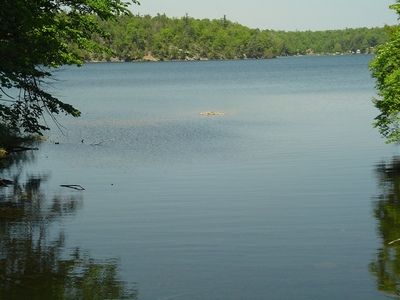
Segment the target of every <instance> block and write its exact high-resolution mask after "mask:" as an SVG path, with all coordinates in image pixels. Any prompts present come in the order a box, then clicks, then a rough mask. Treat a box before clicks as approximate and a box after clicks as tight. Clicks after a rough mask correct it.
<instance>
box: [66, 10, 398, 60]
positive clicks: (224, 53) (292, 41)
mask: <svg viewBox="0 0 400 300" xmlns="http://www.w3.org/2000/svg"><path fill="white" fill-rule="evenodd" d="M98 22H99V25H100V28H101V29H102V30H103V31H105V32H107V33H108V36H107V38H104V37H100V36H99V35H94V37H93V38H94V40H95V41H96V42H98V43H99V44H100V45H103V46H106V47H107V48H109V49H111V51H101V50H99V51H91V52H89V51H87V50H86V51H82V50H80V49H79V48H78V47H76V46H75V47H74V46H73V45H72V47H74V51H76V52H78V53H79V55H82V56H83V57H84V59H85V60H86V61H92V62H93V61H141V60H149V61H157V60H208V59H214V60H218V59H246V58H248V59H259V58H273V57H277V56H291V55H324V54H331V55H340V54H351V53H373V52H374V51H375V48H376V46H377V45H380V44H383V43H385V42H386V41H387V40H388V38H389V35H390V32H391V31H392V30H393V28H392V27H391V26H385V27H376V28H356V29H342V30H326V31H291V32H287V31H275V30H259V29H251V28H248V27H246V26H243V25H240V24H238V23H234V22H231V21H229V20H227V19H226V18H225V17H224V18H221V19H214V20H209V19H202V20H199V19H194V18H191V17H189V16H185V17H182V18H169V17H167V16H165V15H157V16H154V17H151V16H139V15H128V16H119V17H117V18H115V19H111V20H107V21H101V20H99V21H98Z"/></svg>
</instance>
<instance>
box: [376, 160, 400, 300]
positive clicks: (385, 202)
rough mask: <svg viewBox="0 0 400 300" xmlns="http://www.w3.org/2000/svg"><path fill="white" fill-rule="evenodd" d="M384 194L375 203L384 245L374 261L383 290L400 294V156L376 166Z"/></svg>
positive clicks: (380, 288)
mask: <svg viewBox="0 0 400 300" xmlns="http://www.w3.org/2000/svg"><path fill="white" fill-rule="evenodd" d="M376 174H377V178H378V185H379V189H380V194H379V195H378V197H377V199H376V201H375V203H374V215H375V217H376V219H377V222H378V234H379V235H380V237H381V240H382V246H381V248H379V249H378V250H377V254H376V257H375V259H374V260H373V261H372V262H371V264H370V271H371V273H372V274H373V275H374V276H375V277H376V281H377V287H378V289H379V291H381V292H383V293H385V294H387V295H391V296H396V298H397V297H398V296H400V240H399V241H396V240H398V239H400V157H397V156H396V157H394V158H393V159H392V160H391V161H389V162H382V163H380V164H378V165H377V166H376Z"/></svg>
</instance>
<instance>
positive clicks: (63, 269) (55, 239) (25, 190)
mask: <svg viewBox="0 0 400 300" xmlns="http://www.w3.org/2000/svg"><path fill="white" fill-rule="evenodd" d="M33 159H34V154H32V153H20V154H18V155H16V156H13V157H11V158H10V159H9V160H8V161H2V162H1V163H0V178H1V177H2V176H5V175H7V176H12V179H13V180H14V181H15V182H14V185H11V186H8V187H0V299H10V300H11V299H137V291H136V289H135V288H134V287H131V288H128V286H127V284H126V283H124V282H122V281H121V280H120V279H119V274H118V263H117V261H116V260H113V259H110V260H108V261H98V260H95V259H93V258H91V257H90V256H89V254H88V253H87V252H85V251H82V250H81V249H80V248H79V247H77V248H75V249H73V250H68V249H66V247H65V236H64V233H63V231H62V229H60V228H59V227H60V226H58V227H57V224H58V223H59V222H60V221H61V220H62V218H63V217H65V216H68V215H73V214H75V213H76V212H77V211H78V210H79V208H80V207H81V206H82V202H83V196H82V194H81V193H71V194H70V195H68V196H65V195H58V196H57V195H56V196H53V197H51V198H48V196H47V195H46V194H45V193H44V191H43V188H42V186H43V184H44V183H45V182H46V180H48V175H46V174H44V175H43V174H42V175H35V176H33V175H28V176H24V177H23V176H22V175H21V174H22V171H21V168H23V164H24V163H27V162H28V161H30V160H33ZM22 177H23V178H22Z"/></svg>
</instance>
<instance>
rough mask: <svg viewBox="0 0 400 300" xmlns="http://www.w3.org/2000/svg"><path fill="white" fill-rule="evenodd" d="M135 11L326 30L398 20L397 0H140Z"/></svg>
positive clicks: (277, 26) (288, 28) (134, 7)
mask: <svg viewBox="0 0 400 300" xmlns="http://www.w3.org/2000/svg"><path fill="white" fill-rule="evenodd" d="M139 1H140V3H141V5H140V6H136V5H135V6H132V9H131V10H132V11H133V13H135V14H137V13H139V14H140V15H145V14H149V15H152V16H154V15H156V14H157V13H160V14H163V13H165V14H166V15H167V16H169V17H182V16H184V15H185V14H186V13H187V14H188V15H189V16H191V17H194V18H198V19H203V18H208V19H219V18H222V17H223V16H224V15H226V17H227V19H229V20H230V21H233V22H238V23H240V24H243V25H246V26H248V27H251V28H260V29H275V30H326V29H342V28H357V27H375V26H383V25H385V24H388V25H393V24H397V23H398V21H397V15H396V14H395V12H394V11H392V10H390V9H389V8H388V6H389V5H390V4H393V3H395V0H264V1H262V0H230V1H228V0H164V1H163V0H139Z"/></svg>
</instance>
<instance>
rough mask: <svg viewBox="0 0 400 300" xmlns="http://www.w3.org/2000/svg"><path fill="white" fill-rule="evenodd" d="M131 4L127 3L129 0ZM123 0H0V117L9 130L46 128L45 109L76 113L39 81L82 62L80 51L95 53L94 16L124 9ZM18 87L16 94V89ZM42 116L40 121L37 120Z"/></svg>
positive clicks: (97, 48) (106, 16) (96, 30)
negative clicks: (52, 70) (57, 70)
mask: <svg viewBox="0 0 400 300" xmlns="http://www.w3.org/2000/svg"><path fill="white" fill-rule="evenodd" d="M131 2H132V1H131ZM133 2H136V1H133ZM127 5H128V3H127V2H126V1H122V0H96V1H95V0H74V1H70V0H2V2H1V10H0V57H1V60H0V120H1V122H2V124H4V125H6V126H8V127H9V128H11V129H12V130H16V131H19V130H21V129H22V130H24V131H26V132H31V133H40V132H41V131H42V130H46V129H48V126H47V125H46V122H45V120H43V119H42V118H43V116H44V112H47V113H49V114H50V116H51V117H53V118H54V114H59V113H66V114H70V115H72V116H75V117H76V116H79V114H80V112H79V111H78V110H77V109H76V108H74V107H73V106H71V105H69V104H66V103H63V102H61V101H60V100H59V99H57V98H56V97H54V96H53V95H51V94H50V93H48V92H47V91H46V90H45V89H44V88H43V85H44V83H45V80H46V79H48V78H49V77H50V76H51V73H50V71H51V69H52V68H56V67H58V66H60V65H63V64H78V65H79V64H81V63H82V62H83V57H82V56H81V55H80V52H79V51H75V49H77V48H78V49H82V50H83V51H90V52H93V51H97V52H99V51H100V50H101V49H103V50H102V51H104V47H103V46H99V45H98V44H97V43H95V42H93V40H92V36H93V34H97V35H98V36H99V37H104V36H105V34H104V31H103V30H102V29H101V28H99V26H98V22H97V18H100V19H103V20H104V19H109V18H111V17H113V16H115V15H120V14H124V13H127V12H128V11H127ZM16 91H17V92H16ZM41 119H42V120H41Z"/></svg>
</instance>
